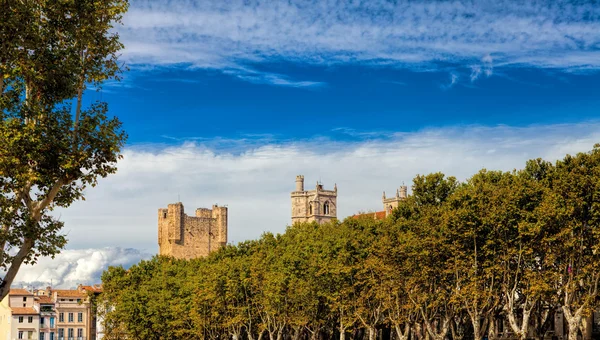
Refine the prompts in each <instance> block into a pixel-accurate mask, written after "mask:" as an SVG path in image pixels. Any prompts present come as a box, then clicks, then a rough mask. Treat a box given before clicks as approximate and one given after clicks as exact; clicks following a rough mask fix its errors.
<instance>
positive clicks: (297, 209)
mask: <svg viewBox="0 0 600 340" xmlns="http://www.w3.org/2000/svg"><path fill="white" fill-rule="evenodd" d="M291 199H292V224H294V223H300V222H313V221H316V222H317V223H319V224H321V223H326V222H329V221H331V220H333V219H336V218H337V185H334V186H333V190H325V189H323V184H321V183H319V182H317V185H316V187H315V189H314V190H304V176H302V175H299V176H296V190H294V191H292V194H291Z"/></svg>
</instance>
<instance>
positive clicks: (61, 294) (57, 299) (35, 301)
mask: <svg viewBox="0 0 600 340" xmlns="http://www.w3.org/2000/svg"><path fill="white" fill-rule="evenodd" d="M88 287H89V288H90V289H86V288H88ZM96 292H99V291H98V289H96V286H93V287H92V286H79V287H78V288H77V289H69V290H61V289H52V288H51V287H47V288H46V289H43V290H35V291H28V290H26V289H11V290H10V292H9V294H8V295H7V296H6V298H4V300H2V302H0V340H4V339H7V340H13V339H32V340H96V339H98V337H97V326H96V323H95V321H96V317H95V315H94V313H93V310H92V308H91V307H92V306H91V301H90V297H91V296H93V295H94V294H93V293H96Z"/></svg>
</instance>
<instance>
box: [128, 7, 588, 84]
mask: <svg viewBox="0 0 600 340" xmlns="http://www.w3.org/2000/svg"><path fill="white" fill-rule="evenodd" d="M119 31H120V34H121V36H122V38H123V41H124V42H125V45H126V50H125V53H124V57H125V58H126V59H127V60H128V61H129V62H130V63H140V64H155V65H170V64H179V63H189V64H191V65H195V66H197V67H208V68H217V69H226V68H231V67H234V68H235V67H239V66H240V65H248V64H252V63H260V62H265V61H268V62H272V61H282V60H283V61H289V62H300V63H309V64H332V63H356V62H368V63H376V64H377V63H380V64H389V63H392V64H395V65H400V66H404V67H412V68H415V69H419V68H423V67H424V68H429V67H432V66H431V65H434V66H433V67H435V65H436V64H437V63H438V62H443V63H450V64H456V65H461V66H463V67H467V68H468V67H469V66H470V65H478V66H479V67H480V68H481V70H482V72H483V73H484V74H488V75H489V74H491V72H492V68H491V66H492V63H493V66H494V67H507V66H512V67H539V68H557V69H562V70H566V71H582V70H583V71H588V70H596V69H598V68H600V6H598V5H597V4H596V3H595V1H587V2H586V1H579V2H571V1H567V0H542V1H512V0H499V1H498V0H495V1H492V0H484V1H434V2H432V1H411V2H399V3H394V2H389V1H387V0H371V1H368V2H361V1H358V2H344V1H334V0H293V1H289V2H280V1H279V2H278V1H276V2H273V1H265V0H252V1H245V0H244V1H243V0H232V1H225V2H224V1H220V0H207V1H200V0H187V1H170V0H138V1H135V2H133V3H132V6H131V8H130V11H129V13H127V15H126V18H125V26H124V27H122V28H120V29H119ZM247 80H255V79H254V78H247ZM260 81H264V82H265V83H275V84H278V85H284V86H287V85H289V84H288V82H289V80H288V81H286V80H283V81H280V80H276V79H274V80H269V79H266V80H265V79H261V80H260ZM292 83H294V82H292ZM309 83H310V82H309ZM296 85H298V84H296ZM296 85H291V86H296ZM304 85H309V86H311V85H310V84H304ZM304 85H302V84H300V86H304Z"/></svg>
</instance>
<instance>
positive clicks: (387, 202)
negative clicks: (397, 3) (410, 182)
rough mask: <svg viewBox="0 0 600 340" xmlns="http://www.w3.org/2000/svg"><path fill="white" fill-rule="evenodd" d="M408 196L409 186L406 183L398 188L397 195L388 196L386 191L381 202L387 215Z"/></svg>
mask: <svg viewBox="0 0 600 340" xmlns="http://www.w3.org/2000/svg"><path fill="white" fill-rule="evenodd" d="M406 197H408V187H407V186H406V185H402V186H400V188H399V189H397V190H396V196H395V197H390V198H386V197H385V191H384V192H383V198H382V199H381V202H382V203H383V210H385V216H386V217H387V216H388V215H389V214H391V213H392V210H394V208H397V207H398V203H400V201H402V200H403V199H406Z"/></svg>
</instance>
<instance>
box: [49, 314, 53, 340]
mask: <svg viewBox="0 0 600 340" xmlns="http://www.w3.org/2000/svg"><path fill="white" fill-rule="evenodd" d="M50 328H54V317H53V316H51V317H50ZM51 334H52V333H51ZM50 336H53V335H50ZM50 340H52V339H50Z"/></svg>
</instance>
